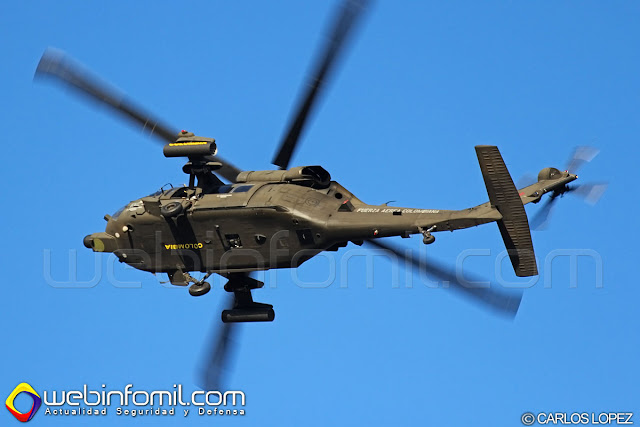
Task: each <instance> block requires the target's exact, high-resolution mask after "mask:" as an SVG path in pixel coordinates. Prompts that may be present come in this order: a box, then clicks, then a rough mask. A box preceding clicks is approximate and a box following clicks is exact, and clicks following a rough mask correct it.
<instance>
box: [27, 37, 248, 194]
mask: <svg viewBox="0 0 640 427" xmlns="http://www.w3.org/2000/svg"><path fill="white" fill-rule="evenodd" d="M35 77H40V78H42V77H51V78H53V79H55V80H57V81H59V82H61V83H64V84H66V85H67V86H68V87H70V88H72V89H74V90H76V91H78V92H79V93H81V94H83V95H85V96H87V97H88V98H90V99H92V100H94V101H96V102H97V103H98V104H101V105H103V106H106V107H108V108H110V109H111V111H114V112H116V113H118V114H120V115H122V116H123V117H125V118H127V119H129V120H131V121H132V122H133V123H135V124H138V125H141V126H142V130H143V131H147V132H149V134H150V135H153V136H155V137H157V138H160V139H161V140H163V141H165V142H174V141H175V140H176V138H178V131H177V130H175V129H174V128H173V127H171V126H169V125H166V124H164V123H162V122H161V121H160V120H159V119H156V118H154V117H153V116H152V115H151V114H149V113H147V112H145V111H144V110H143V109H142V108H140V107H138V106H136V105H135V104H134V103H132V102H131V101H129V100H127V99H126V97H125V96H124V95H123V94H121V93H119V91H117V90H116V89H114V88H112V87H110V86H108V85H107V84H106V83H103V82H101V81H100V80H99V79H98V78H97V77H94V76H92V75H91V74H90V73H89V72H88V71H86V70H85V69H84V67H82V66H81V65H79V64H77V63H76V62H75V61H74V60H73V59H71V58H70V57H69V56H68V55H66V54H65V53H63V52H62V51H59V50H57V49H52V48H48V49H47V50H46V51H45V52H44V54H43V55H42V58H41V59H40V63H38V68H37V69H36V74H35ZM210 160H211V161H215V162H220V163H222V167H221V168H220V169H218V170H217V171H216V173H217V174H219V175H220V176H222V177H223V178H224V179H226V180H227V181H229V182H235V181H236V177H237V176H238V174H239V173H240V172H242V171H241V170H240V169H239V168H238V167H236V166H234V165H233V164H231V163H229V162H228V161H226V160H224V159H223V158H222V157H219V156H211V158H210Z"/></svg>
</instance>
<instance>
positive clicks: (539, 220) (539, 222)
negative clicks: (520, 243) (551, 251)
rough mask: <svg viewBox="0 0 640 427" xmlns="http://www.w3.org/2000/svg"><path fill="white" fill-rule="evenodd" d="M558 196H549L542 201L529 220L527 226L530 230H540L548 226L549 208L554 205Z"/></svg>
mask: <svg viewBox="0 0 640 427" xmlns="http://www.w3.org/2000/svg"><path fill="white" fill-rule="evenodd" d="M557 199H558V197H554V196H551V197H549V198H548V199H547V201H545V202H544V204H543V205H542V206H541V207H540V209H539V210H538V212H536V214H535V215H534V216H533V218H531V220H530V221H529V227H531V229H532V230H536V231H541V230H544V229H546V228H547V227H548V226H549V217H550V216H551V209H552V208H553V206H554V205H555V202H556V200H557Z"/></svg>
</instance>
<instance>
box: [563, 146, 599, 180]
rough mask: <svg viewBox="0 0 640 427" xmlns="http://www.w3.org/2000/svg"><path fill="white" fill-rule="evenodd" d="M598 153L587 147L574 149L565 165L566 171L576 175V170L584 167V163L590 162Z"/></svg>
mask: <svg viewBox="0 0 640 427" xmlns="http://www.w3.org/2000/svg"><path fill="white" fill-rule="evenodd" d="M599 152H600V150H598V149H597V148H595V147H588V146H581V147H576V148H575V150H574V151H573V155H572V156H571V159H570V160H569V162H568V163H567V170H568V171H569V172H571V173H574V174H575V173H577V172H578V170H579V169H580V168H581V167H582V165H584V164H585V163H589V162H590V161H591V160H593V159H594V158H595V157H596V156H597V155H598V153H599Z"/></svg>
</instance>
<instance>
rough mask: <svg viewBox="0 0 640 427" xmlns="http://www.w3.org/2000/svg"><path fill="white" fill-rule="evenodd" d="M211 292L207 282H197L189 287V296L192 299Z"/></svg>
mask: <svg viewBox="0 0 640 427" xmlns="http://www.w3.org/2000/svg"><path fill="white" fill-rule="evenodd" d="M210 290H211V285H210V284H209V282H198V283H194V284H193V285H191V286H189V294H191V296H194V297H199V296H202V295H204V294H206V293H207V292H209V291H210Z"/></svg>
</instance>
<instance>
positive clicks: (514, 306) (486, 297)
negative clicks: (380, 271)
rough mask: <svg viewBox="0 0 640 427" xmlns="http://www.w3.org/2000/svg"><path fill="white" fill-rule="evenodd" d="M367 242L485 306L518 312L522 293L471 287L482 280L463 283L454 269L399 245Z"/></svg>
mask: <svg viewBox="0 0 640 427" xmlns="http://www.w3.org/2000/svg"><path fill="white" fill-rule="evenodd" d="M367 242H368V243H369V244H371V245H373V246H376V247H378V248H380V249H384V250H386V251H389V252H391V253H393V254H394V255H396V256H397V257H398V258H400V259H403V260H406V261H409V262H410V263H411V264H412V265H413V266H414V267H415V268H417V269H419V270H421V271H423V272H424V273H426V274H428V275H430V276H432V277H434V278H436V279H438V280H439V281H443V282H448V283H449V287H450V289H454V290H456V291H458V292H460V293H461V294H462V295H464V296H465V297H467V298H468V299H470V300H472V301H474V302H475V303H478V304H480V305H481V306H483V307H485V308H488V309H490V310H492V311H494V312H496V313H499V314H501V315H505V316H507V317H509V318H513V317H515V315H516V314H517V313H518V308H519V307H520V302H521V300H522V294H521V293H516V294H508V293H506V292H500V291H498V290H495V289H491V288H487V287H483V288H480V287H470V286H469V285H470V284H471V283H473V282H476V283H477V282H480V280H474V281H473V282H472V281H471V280H469V279H468V278H467V280H466V282H467V283H466V284H465V283H462V281H461V280H459V279H458V277H457V275H456V274H455V273H454V272H453V271H450V270H447V269H446V268H443V267H442V266H440V265H438V264H436V263H434V262H432V261H429V260H425V259H422V260H419V259H416V258H414V257H413V256H411V255H410V254H407V253H404V251H403V250H402V249H400V248H398V247H395V246H392V245H390V244H388V243H382V242H381V241H380V239H372V240H367ZM466 276H468V274H466V273H465V277H466Z"/></svg>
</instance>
